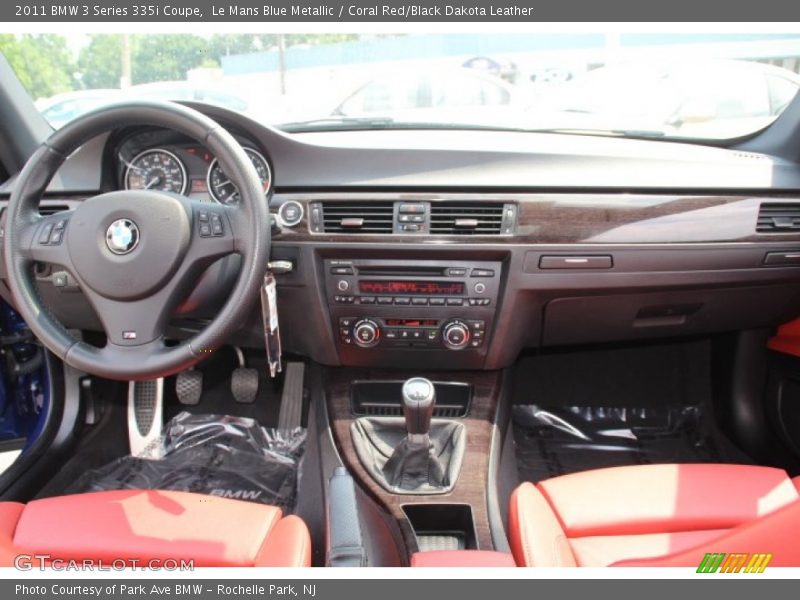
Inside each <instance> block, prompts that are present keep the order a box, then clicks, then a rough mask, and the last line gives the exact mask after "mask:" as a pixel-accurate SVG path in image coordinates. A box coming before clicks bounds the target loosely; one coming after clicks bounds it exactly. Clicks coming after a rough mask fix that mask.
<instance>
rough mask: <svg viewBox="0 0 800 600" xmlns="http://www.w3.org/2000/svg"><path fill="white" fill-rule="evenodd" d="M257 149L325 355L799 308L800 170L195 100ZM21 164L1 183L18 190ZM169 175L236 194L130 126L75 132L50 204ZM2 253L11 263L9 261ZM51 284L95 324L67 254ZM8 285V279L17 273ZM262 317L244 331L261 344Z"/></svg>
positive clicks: (288, 343)
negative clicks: (262, 115) (320, 120)
mask: <svg viewBox="0 0 800 600" xmlns="http://www.w3.org/2000/svg"><path fill="white" fill-rule="evenodd" d="M195 108H199V109H201V110H202V111H203V112H205V113H206V114H207V115H208V116H210V117H212V118H214V119H216V120H217V121H218V122H219V123H220V124H222V125H223V126H224V127H225V128H226V129H227V130H228V131H230V132H231V133H232V134H233V135H234V136H235V137H236V138H237V140H238V141H239V142H240V144H242V146H243V147H244V148H245V149H247V152H248V155H249V156H250V158H251V160H252V161H253V164H254V166H255V168H256V170H257V172H258V174H259V176H260V177H261V180H262V184H263V186H264V194H265V202H268V203H269V206H270V210H271V211H272V212H273V213H274V214H275V221H274V226H273V229H272V251H271V259H272V260H282V261H287V262H289V263H291V265H292V270H291V271H290V272H287V273H284V274H281V275H279V276H278V307H279V312H280V321H281V336H282V343H283V347H284V350H285V351H287V352H295V353H298V354H301V355H304V356H308V357H311V358H312V359H314V360H316V361H318V362H321V363H323V364H328V365H355V366H381V367H385V366H402V367H409V368H415V367H430V366H431V365H435V366H437V367H440V368H445V369H452V368H463V369H496V368H501V367H504V366H507V365H509V364H511V363H512V362H513V361H514V360H515V358H516V357H517V355H518V354H519V352H520V351H521V350H522V349H524V348H531V347H534V348H535V347H543V346H564V345H573V344H588V343H597V342H609V341H617V340H631V339H649V338H659V337H675V336H690V335H701V334H708V333H715V332H726V331H735V330H741V329H748V328H758V327H774V326H776V325H778V324H780V323H782V322H784V321H787V320H789V319H791V318H793V317H794V316H796V315H797V312H798V310H797V307H798V306H800V168H798V165H796V164H794V163H792V162H788V161H784V160H781V159H778V158H775V157H770V156H766V155H760V154H755V153H748V152H742V151H736V150H727V149H723V148H714V147H704V146H700V145H692V144H679V143H671V142H664V141H645V140H626V139H615V138H601V137H592V136H575V135H551V134H535V133H518V132H496V131H459V130H447V131H435V130H384V131H335V132H316V133H306V134H287V133H284V132H281V131H278V130H275V129H272V128H270V127H267V126H263V125H260V124H257V123H255V122H253V121H250V120H248V119H247V118H245V117H243V116H241V115H237V114H235V113H232V112H229V111H226V110H225V109H221V108H212V107H206V106H195ZM13 185H14V181H13V180H11V181H9V182H6V183H5V184H4V185H3V186H2V187H0V204H2V203H4V202H6V201H7V198H8V195H9V193H10V191H11V189H12V188H13ZM126 188H127V189H163V190H167V191H171V192H173V193H177V194H183V195H187V196H190V197H192V198H194V199H197V200H202V201H205V202H209V203H213V202H220V203H223V204H235V203H236V190H235V188H233V187H232V186H231V185H230V184H229V182H228V181H227V178H226V177H225V174H224V172H222V170H221V169H219V167H218V166H217V163H216V157H214V156H212V155H211V154H210V153H209V152H208V151H207V149H206V148H205V147H204V146H203V145H202V143H200V142H198V141H195V140H190V139H187V138H185V137H183V136H180V135H178V134H175V133H174V132H171V131H167V130H163V129H156V128H143V127H138V128H130V127H126V128H122V129H119V130H117V131H114V132H112V133H111V134H109V135H105V136H102V137H99V138H96V139H94V140H92V141H90V142H88V143H87V144H85V145H84V146H83V148H81V149H80V150H79V151H78V152H76V153H75V154H74V155H73V156H72V157H70V159H69V160H68V161H67V162H66V163H65V165H64V166H63V167H62V169H61V172H60V173H59V175H58V176H57V177H56V178H55V179H54V180H53V182H52V183H51V185H50V188H49V189H48V192H47V194H46V196H45V198H44V199H43V201H42V204H41V207H40V209H41V210H42V211H43V212H56V211H59V210H68V209H70V208H74V207H75V206H77V205H78V204H79V203H80V202H82V201H84V200H85V199H88V198H90V197H92V196H94V195H97V194H98V193H101V192H106V191H112V190H117V189H126ZM4 268H5V267H4V266H2V268H0V278H2V276H3V273H4ZM236 268H237V262H236V257H229V258H228V259H224V260H222V261H219V262H218V263H216V264H214V265H213V266H212V267H211V268H210V269H209V270H208V271H207V272H206V273H205V274H204V275H203V276H202V277H201V278H200V280H199V281H198V284H197V286H196V288H195V290H194V292H192V294H191V295H190V296H189V297H187V298H186V299H185V301H184V302H183V303H182V304H181V306H180V308H179V309H178V310H177V311H176V314H175V315H174V319H173V322H172V326H171V329H170V336H172V337H174V338H176V339H179V338H182V337H187V336H189V335H191V334H192V333H194V332H196V331H197V330H198V329H200V328H202V327H203V325H204V323H206V322H207V321H208V319H209V318H210V317H211V316H213V315H214V314H215V311H216V310H218V308H219V306H220V305H221V303H223V302H224V301H225V300H226V298H227V291H228V290H229V289H230V285H231V282H232V280H233V279H232V278H233V277H234V276H235V273H236ZM37 273H38V276H39V277H38V283H39V287H40V291H41V293H42V295H43V296H44V299H45V301H46V302H48V303H49V305H50V306H52V307H53V310H54V312H55V313H56V315H57V316H58V317H59V318H60V319H61V320H62V322H64V323H65V324H67V325H68V326H70V327H75V328H79V329H82V330H85V331H89V332H91V331H94V330H98V329H99V327H98V323H97V320H96V318H95V317H94V315H93V313H92V310H91V308H90V307H89V306H88V304H87V303H86V301H85V299H84V298H83V295H82V293H81V292H80V290H79V289H74V288H72V287H70V286H69V285H61V280H58V281H56V280H55V277H54V276H55V275H60V273H59V271H58V269H57V266H56V267H53V268H51V267H46V266H43V267H42V268H41V269H40V271H38V272H37ZM0 294H2V295H4V296H5V297H8V298H10V296H9V295H8V290H7V289H6V288H5V285H4V284H0ZM262 335H263V327H262V323H261V315H260V314H259V313H258V312H254V313H253V314H252V315H251V318H250V319H248V320H247V321H246V322H243V323H242V324H241V328H240V331H239V332H238V334H237V335H236V339H234V340H233V343H235V344H238V345H241V346H253V347H263V338H262V337H261V336H262Z"/></svg>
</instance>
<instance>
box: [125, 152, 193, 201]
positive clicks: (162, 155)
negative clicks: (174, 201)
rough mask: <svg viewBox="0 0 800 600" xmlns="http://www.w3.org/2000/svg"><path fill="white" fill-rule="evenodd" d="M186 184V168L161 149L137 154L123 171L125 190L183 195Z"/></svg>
mask: <svg viewBox="0 0 800 600" xmlns="http://www.w3.org/2000/svg"><path fill="white" fill-rule="evenodd" d="M187 182H188V177H187V176H186V167H185V166H184V165H183V163H182V162H181V161H180V159H179V158H178V157H177V156H175V155H174V154H173V153H172V152H170V151H168V150H164V149H163V148H154V149H152V150H145V151H144V152H142V153H140V154H137V155H136V156H135V157H134V158H133V160H131V161H130V162H129V163H128V170H127V171H125V189H127V190H161V191H163V192H174V193H176V194H183V193H184V192H185V191H186V184H187Z"/></svg>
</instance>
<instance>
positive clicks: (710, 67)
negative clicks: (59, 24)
mask: <svg viewBox="0 0 800 600" xmlns="http://www.w3.org/2000/svg"><path fill="white" fill-rule="evenodd" d="M0 51H1V52H2V53H3V54H4V55H5V57H6V58H7V59H8V61H9V63H10V64H11V66H12V67H13V68H14V70H15V71H16V73H17V75H18V77H19V79H20V81H21V82H22V84H23V85H24V86H25V88H26V89H27V90H28V92H29V93H30V95H31V97H32V98H33V99H34V100H35V102H36V106H37V107H38V109H39V110H40V111H41V113H42V115H44V117H45V118H46V119H47V121H49V123H50V124H51V125H52V126H53V127H54V128H59V127H61V126H63V125H64V124H65V123H68V122H69V121H71V120H72V119H75V118H77V117H79V116H80V115H82V114H84V113H86V112H88V111H90V110H92V109H95V108H97V107H100V106H102V105H104V104H108V103H113V102H117V101H120V100H124V99H131V98H157V99H162V100H177V101H196V102H204V103H208V104H215V105H219V106H223V107H225V108H228V109H230V110H233V111H237V112H240V113H243V114H246V115H247V116H249V117H251V118H253V119H255V120H257V121H259V122H262V123H265V124H270V125H274V126H277V127H280V128H283V129H285V130H287V131H315V130H326V129H337V128H342V129H361V128H392V127H398V128H400V127H406V128H408V127H414V128H418V127H426V128H427V127H430V128H452V127H458V128H492V129H512V130H537V131H542V130H544V131H560V132H573V133H587V134H598V135H602V134H606V135H622V136H624V135H629V136H635V137H642V136H646V137H654V138H694V139H728V138H738V137H741V136H746V135H748V134H751V133H753V132H756V131H758V130H760V129H763V128H764V127H766V126H768V125H769V124H770V123H771V122H772V121H774V120H775V118H776V117H777V116H778V115H779V114H780V113H781V112H782V111H783V110H784V109H785V108H786V106H787V105H788V104H789V103H790V102H791V100H792V99H793V98H794V96H795V95H796V94H797V90H798V88H800V77H799V76H798V75H797V71H798V70H800V35H798V34H785V35H784V34H754V35H743V34H719V33H715V34H708V35H703V34H698V33H693V34H680V35H679V34H675V35H668V34H648V33H643V34H633V33H614V34H608V33H597V34H592V33H580V34H578V33H569V34H556V33H554V34H536V35H524V34H512V35H507V34H506V35H495V34H400V35H398V34H392V35H364V34H286V35H280V34H258V35H249V34H235V35H234V34H226V35H209V36H201V35H191V34H170V35H166V34H163V35H162V34H158V35H143V34H130V35H125V34H67V35H56V34H40V35H13V34H6V35H0Z"/></svg>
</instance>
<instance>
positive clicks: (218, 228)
mask: <svg viewBox="0 0 800 600" xmlns="http://www.w3.org/2000/svg"><path fill="white" fill-rule="evenodd" d="M223 233H225V230H224V229H223V228H222V217H220V216H219V215H218V214H217V213H211V234H212V235H214V236H217V237H218V236H221V235H222V234H223Z"/></svg>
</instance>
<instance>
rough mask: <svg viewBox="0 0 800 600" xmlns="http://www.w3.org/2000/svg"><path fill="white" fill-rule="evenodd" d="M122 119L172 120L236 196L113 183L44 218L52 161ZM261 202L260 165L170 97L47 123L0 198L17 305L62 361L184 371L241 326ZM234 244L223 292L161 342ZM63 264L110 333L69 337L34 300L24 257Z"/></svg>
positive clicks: (95, 369)
mask: <svg viewBox="0 0 800 600" xmlns="http://www.w3.org/2000/svg"><path fill="white" fill-rule="evenodd" d="M127 125H155V126H159V127H165V128H169V129H173V130H175V131H178V132H180V133H183V134H185V135H187V136H189V137H191V138H193V139H195V140H196V141H197V142H199V143H201V144H203V145H204V146H205V147H206V148H208V150H209V151H210V152H211V153H212V154H213V155H214V156H216V157H217V159H218V160H219V163H220V165H221V166H222V169H223V170H224V172H225V174H226V175H227V176H228V177H229V178H230V180H231V181H232V182H233V183H234V184H235V185H236V187H237V188H238V190H239V196H240V202H239V204H238V205H237V206H225V205H221V204H209V203H207V202H206V203H200V202H197V201H192V200H190V199H189V198H187V197H185V196H181V195H177V194H172V193H169V192H163V191H154V190H120V191H114V192H109V193H104V194H100V195H98V196H94V197H92V198H89V199H87V200H85V201H84V202H82V203H81V205H80V206H79V207H78V208H76V209H74V210H71V211H68V212H60V213H56V214H54V215H49V216H44V217H43V216H41V215H40V214H39V210H38V206H39V201H40V199H41V197H42V195H43V194H44V192H45V189H46V188H47V185H48V184H49V183H50V180H51V179H52V177H53V176H54V175H55V173H56V171H57V170H58V169H59V167H60V166H61V164H62V163H63V162H64V161H65V160H66V159H67V157H68V156H70V154H72V152H74V151H75V150H76V149H78V148H79V147H80V146H81V145H82V144H84V143H85V142H87V141H88V140H90V139H91V138H93V137H95V136H96V135H99V134H101V133H105V132H107V131H110V130H112V129H116V128H118V127H122V126H127ZM269 248H270V228H269V210H268V206H267V201H266V200H265V198H264V190H263V188H262V185H261V181H260V179H259V177H258V174H257V173H256V171H255V168H254V167H253V165H252V163H251V162H250V160H249V159H248V157H247V155H246V154H245V152H244V150H242V148H241V146H240V145H239V144H238V142H237V141H236V140H235V139H234V138H233V136H231V135H230V134H229V133H228V132H227V131H226V130H225V129H223V128H222V127H221V126H220V125H219V124H217V123H216V122H214V121H213V120H211V119H209V118H208V117H206V116H204V115H202V114H201V113H199V112H197V111H195V110H193V109H190V108H187V107H185V106H181V105H178V104H172V103H168V102H144V101H143V102H130V103H124V104H116V105H113V106H109V107H106V108H102V109H99V110H96V111H94V112H91V113H88V114H86V115H84V116H83V117H81V118H78V119H76V120H75V121H73V122H71V123H69V124H67V125H66V126H64V127H63V128H62V129H59V130H58V131H56V132H55V133H54V134H53V135H52V136H51V137H50V138H49V139H48V140H47V141H46V142H44V144H42V146H41V147H40V148H39V149H38V150H37V151H36V152H35V153H34V154H33V156H31V158H30V159H29V160H28V162H27V164H26V165H25V167H24V168H23V169H22V171H21V173H20V175H19V178H18V180H17V182H16V185H15V187H14V191H13V193H12V194H11V198H10V200H9V203H8V209H7V220H6V235H5V248H4V251H5V259H6V265H7V269H8V283H9V286H10V288H11V291H12V293H13V295H14V299H15V300H16V304H17V310H18V311H19V312H20V314H21V315H22V317H23V318H24V319H25V321H27V323H28V326H29V327H30V329H31V331H32V332H33V333H34V334H35V335H36V337H37V338H39V340H41V342H42V343H43V344H44V345H45V346H47V348H49V349H50V350H51V351H52V352H53V353H54V354H55V355H57V356H58V357H59V358H61V359H62V360H63V361H64V362H65V363H67V364H68V365H70V366H72V367H75V368H76V369H80V370H82V371H86V372H88V373H92V374H94V375H99V376H102V377H107V378H110V379H122V380H131V379H133V380H142V379H153V378H157V377H164V376H167V375H171V374H173V373H177V372H179V371H181V370H183V369H186V368H188V367H190V366H192V365H194V364H196V363H197V362H199V361H200V360H202V359H203V358H204V357H207V356H209V355H210V354H212V353H213V352H214V351H215V350H216V349H217V348H219V347H220V345H221V344H223V343H224V342H225V341H226V340H227V339H228V337H229V336H230V335H231V334H232V333H233V332H234V331H235V330H236V329H238V328H239V326H240V325H241V323H242V322H243V321H244V320H245V318H246V317H247V316H248V314H249V312H250V310H251V309H252V307H253V303H254V302H255V300H256V299H257V298H258V297H259V287H260V284H261V282H262V281H263V277H264V273H265V271H266V268H267V263H268V261H269ZM234 253H236V254H239V255H240V256H241V266H240V271H239V273H238V276H237V279H236V282H235V284H234V286H233V289H232V291H231V293H230V296H229V298H228V300H227V301H226V303H225V304H224V306H223V307H222V309H221V310H220V311H219V312H218V313H217V315H216V316H215V317H214V318H213V319H212V320H211V322H210V323H208V325H207V326H206V327H205V328H204V329H203V330H202V331H200V332H199V333H197V334H195V335H194V336H193V337H192V338H190V339H188V340H185V341H183V342H182V343H180V344H177V345H172V346H167V345H166V343H165V340H164V330H165V327H166V325H167V322H168V320H169V317H170V315H171V313H172V311H173V310H174V309H175V307H176V306H177V304H178V303H179V302H180V301H181V300H182V299H184V298H185V297H186V296H187V294H188V292H189V291H191V289H192V288H193V284H194V283H195V282H196V281H197V278H198V276H199V275H200V274H201V273H202V272H203V270H205V269H206V268H207V267H208V266H209V265H210V264H211V263H213V262H214V261H216V260H218V259H220V258H222V257H224V256H226V255H229V254H234ZM36 262H46V263H52V264H56V265H61V266H62V267H63V268H64V269H65V270H66V271H67V272H68V273H69V274H70V275H71V276H72V277H74V278H75V280H76V281H77V283H78V284H79V286H80V288H81V290H82V291H83V293H84V294H85V295H86V297H87V299H88V300H89V302H90V303H91V305H92V307H93V308H94V310H95V312H96V313H97V316H98V318H99V319H100V321H101V323H102V325H103V328H104V329H105V333H106V338H107V343H106V345H105V346H104V347H102V348H98V347H96V346H92V345H90V344H87V343H85V342H83V341H79V340H77V339H75V338H74V337H73V336H72V335H70V333H69V332H68V331H67V330H66V328H65V327H64V326H63V325H62V324H61V323H60V322H58V321H57V320H56V319H55V318H54V316H53V315H52V314H51V312H50V311H49V310H48V309H47V307H46V306H45V305H44V303H43V302H42V299H41V297H40V295H39V293H38V290H37V287H36V284H35V281H34V275H33V266H34V264H35V263H36Z"/></svg>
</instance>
